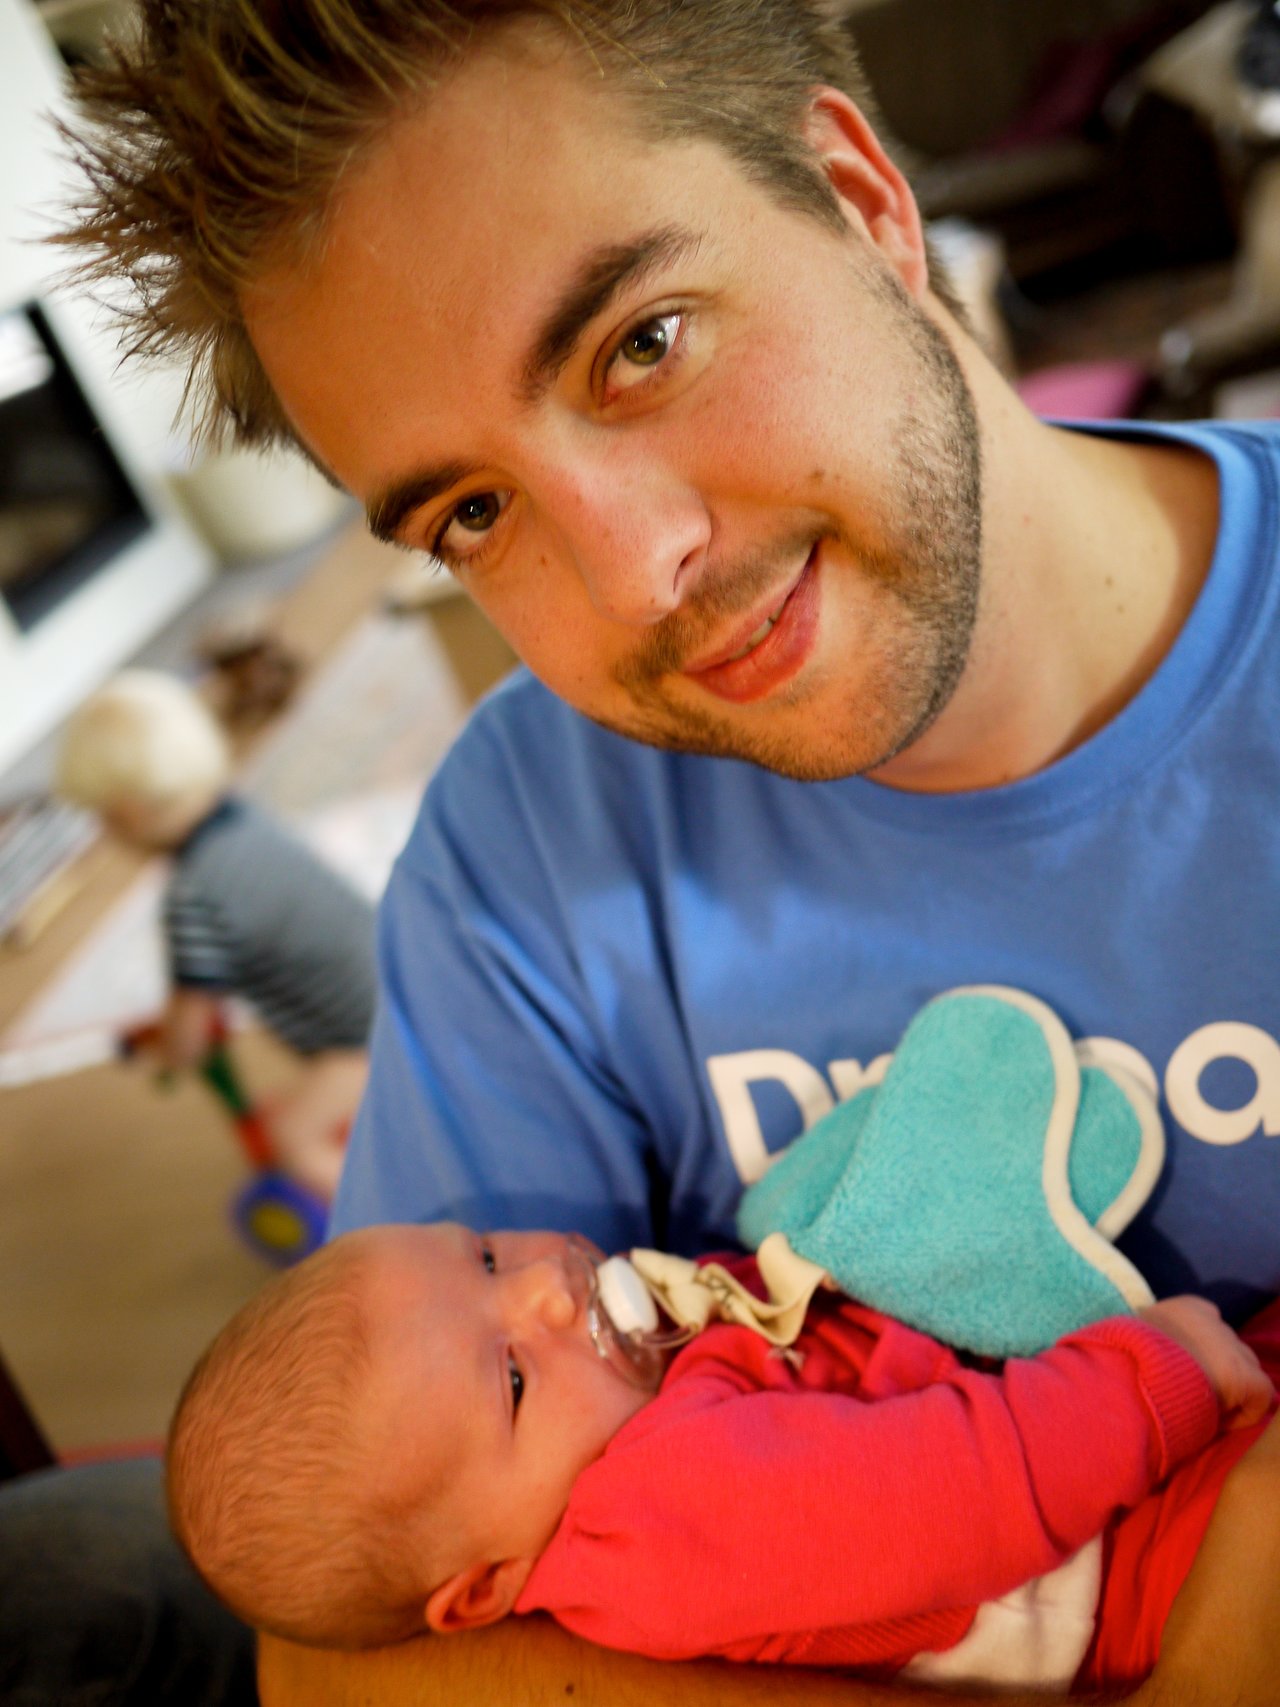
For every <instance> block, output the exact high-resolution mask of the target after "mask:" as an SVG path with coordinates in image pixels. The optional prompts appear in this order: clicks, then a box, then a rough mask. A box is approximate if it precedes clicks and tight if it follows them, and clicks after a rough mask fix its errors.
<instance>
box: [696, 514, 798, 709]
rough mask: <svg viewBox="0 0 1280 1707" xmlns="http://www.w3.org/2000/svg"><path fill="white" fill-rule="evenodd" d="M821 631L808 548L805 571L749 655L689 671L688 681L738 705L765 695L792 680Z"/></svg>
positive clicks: (763, 697)
mask: <svg viewBox="0 0 1280 1707" xmlns="http://www.w3.org/2000/svg"><path fill="white" fill-rule="evenodd" d="M817 633H818V555H817V548H816V547H815V548H814V550H813V552H811V553H810V556H809V561H808V563H807V564H806V565H805V569H804V573H803V574H802V575H801V577H800V579H799V580H798V581H797V582H796V584H795V586H794V587H793V588H792V590H791V592H790V593H789V594H788V596H787V600H786V603H785V604H784V605H783V607H782V609H781V610H780V611H779V612H778V617H777V620H776V621H775V623H774V625H773V627H772V628H771V629H770V630H769V632H768V634H766V635H765V637H764V639H763V640H762V641H761V642H760V644H759V645H758V646H757V647H755V649H754V650H753V651H751V652H748V653H747V655H746V657H745V658H732V659H730V660H728V661H727V662H726V663H723V664H712V665H711V666H710V667H709V668H708V669H705V670H688V671H686V672H685V674H686V676H687V677H688V679H689V681H691V682H696V683H697V684H698V686H699V687H702V688H706V690H707V692H708V693H713V694H715V696H716V698H717V699H727V700H730V701H732V703H733V704H735V705H745V704H748V703H749V702H750V701H751V700H755V699H765V698H767V697H768V695H769V694H771V693H775V692H776V691H777V690H778V689H779V688H780V687H782V686H784V685H785V684H786V683H787V682H789V681H790V680H791V678H792V676H794V675H795V674H796V673H797V671H798V670H799V669H800V668H801V666H802V665H803V664H804V663H805V661H806V659H807V658H808V657H809V654H810V653H811V652H812V650H813V644H814V641H815V640H816V638H817Z"/></svg>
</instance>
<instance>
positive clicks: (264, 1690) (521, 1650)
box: [258, 1617, 1252, 1707]
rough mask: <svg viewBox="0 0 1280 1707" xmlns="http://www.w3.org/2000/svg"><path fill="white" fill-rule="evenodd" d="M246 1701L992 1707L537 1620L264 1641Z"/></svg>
mask: <svg viewBox="0 0 1280 1707" xmlns="http://www.w3.org/2000/svg"><path fill="white" fill-rule="evenodd" d="M258 1693H259V1696H260V1698H261V1704H262V1707H510V1704H511V1703H512V1702H513V1701H514V1702H519V1704H520V1707H653V1703H654V1702H655V1701H660V1702H662V1703H663V1707H903V1704H904V1702H908V1701H924V1700H928V1701H931V1702H934V1703H940V1702H946V1703H948V1704H949V1707H991V1704H992V1700H993V1698H992V1697H990V1696H982V1697H978V1696H970V1695H957V1694H954V1693H951V1692H948V1693H947V1694H946V1695H945V1696H942V1695H938V1694H936V1693H934V1692H933V1691H920V1690H915V1689H904V1688H898V1687H890V1686H886V1685H882V1684H874V1683H867V1682H864V1681H863V1680H862V1679H860V1678H854V1677H847V1676H844V1677H842V1676H839V1675H838V1674H836V1673H834V1672H820V1671H805V1670H802V1669H799V1668H796V1667H792V1666H772V1665H760V1666H756V1665H729V1664H726V1663H723V1662H721V1661H718V1660H681V1661H678V1662H674V1663H673V1662H670V1661H665V1660H645V1659H639V1658H637V1657H636V1656H635V1655H634V1654H621V1653H617V1652H616V1651H615V1650H613V1649H611V1648H599V1647H596V1646H595V1644H594V1643H591V1642H584V1641H581V1640H579V1638H578V1637H576V1636H571V1635H569V1633H568V1632H567V1631H565V1630H561V1629H560V1628H559V1626H558V1625H556V1624H553V1623H552V1622H551V1620H550V1619H547V1618H542V1617H533V1618H518V1619H509V1620H508V1621H507V1622H506V1623H504V1624H495V1625H493V1626H491V1627H490V1628H489V1629H487V1630H477V1631H472V1632H468V1633H467V1634H466V1635H459V1636H424V1637H420V1638H419V1639H418V1640H417V1641H414V1642H405V1643H403V1644H402V1645H401V1646H400V1647H397V1648H381V1649H379V1650H378V1651H377V1652H376V1653H365V1654H352V1653H322V1652H321V1651H320V1650H319V1649H317V1648H299V1647H295V1646H293V1644H292V1643H289V1642H281V1641H278V1640H276V1639H275V1638H273V1637H270V1636H264V1637H262V1638H261V1639H260V1641H259V1645H258ZM999 1701H1000V1704H1001V1707H1044V1703H1045V1697H1044V1696H1043V1695H1027V1696H1011V1695H1001V1696H1000V1697H999ZM1151 1707H1156V1704H1155V1703H1154V1702H1153V1703H1152V1704H1151ZM1161 1707H1163V1704H1161ZM1188 1707H1189V1704H1188ZM1196 1707H1199V1703H1198V1702H1197V1704H1196ZM1208 1707H1216V1704H1214V1703H1209V1704H1208ZM1231 1707H1237V1704H1236V1703H1235V1702H1232V1703H1231ZM1248 1707H1252V1704H1251V1703H1250V1704H1248Z"/></svg>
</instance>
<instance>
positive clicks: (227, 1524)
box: [165, 1234, 434, 1648]
mask: <svg viewBox="0 0 1280 1707" xmlns="http://www.w3.org/2000/svg"><path fill="white" fill-rule="evenodd" d="M366 1249H367V1240H366V1238H365V1237H364V1236H362V1235H360V1234H355V1235H348V1237H347V1238H345V1239H342V1240H338V1241H336V1242H335V1243H334V1244H332V1245H329V1246H327V1247H325V1248H324V1249H323V1250H321V1251H319V1252H318V1253H317V1254H316V1255H315V1256H313V1257H310V1258H308V1259H307V1260H306V1261H305V1262H303V1263H301V1264H299V1266H298V1267H296V1268H294V1269H291V1270H289V1271H288V1272H287V1273H285V1274H284V1275H282V1276H280V1277H278V1278H277V1279H276V1280H274V1281H272V1282H270V1283H269V1284H268V1285H267V1286H266V1287H264V1288H263V1290H262V1291H261V1292H260V1293H259V1294H258V1295H257V1296H256V1297H255V1298H253V1299H252V1300H251V1301H250V1302H249V1303H248V1304H247V1305H245V1307H244V1308H243V1309H242V1310H241V1311H240V1312H239V1314H238V1315H236V1316H234V1317H233V1318H232V1320H231V1321H230V1322H229V1323H228V1324H227V1326H226V1327H225V1328H224V1329H223V1330H222V1332H221V1333H220V1334H219V1335H218V1337H217V1338H216V1339H215V1340H214V1342H213V1344H212V1345H211V1346H210V1347H209V1349H208V1350H207V1351H206V1352H205V1353H204V1355H203V1357H202V1358H201V1359H200V1361H199V1362H198V1363H197V1365H196V1367H195V1369H194V1370H193V1371H192V1373H191V1375H190V1377H189V1379H188V1381H187V1383H186V1386H185V1387H184V1388H183V1391H182V1394H181V1396H180V1397H179V1400H178V1404H177V1408H176V1410H175V1412H174V1417H173V1421H172V1423H171V1425H170V1429H169V1442H168V1450H167V1454H166V1478H165V1479H166V1497H167V1500H168V1506H169V1517H170V1522H171V1523H172V1525H173V1529H174V1532H175V1534H176V1535H177V1537H178V1540H179V1541H180V1542H181V1544H182V1546H183V1549H184V1550H185V1552H186V1553H187V1555H188V1557H189V1558H190V1559H191V1562H192V1563H193V1564H194V1566H195V1567H196V1570H197V1571H198V1572H199V1573H200V1575H201V1576H202V1577H203V1578H204V1580H205V1582H206V1583H207V1584H208V1585H209V1587H210V1588H211V1589H212V1590H213V1592H214V1593H215V1594H216V1595H217V1596H218V1597H219V1599H221V1600H222V1601H223V1602H224V1603H225V1604H226V1605H227V1606H229V1607H230V1608H231V1610H232V1611H233V1612H235V1613H237V1614H238V1615H239V1616H240V1617H241V1618H243V1619H244V1620H245V1621H246V1622H247V1623H249V1624H251V1625H253V1626H254V1627H255V1628H257V1629H260V1630H267V1631H270V1632H271V1633H272V1634H274V1635H278V1636H283V1637H285V1638H286V1639H288V1640H292V1641H297V1642H305V1643H309V1644H311V1645H314V1646H322V1647H338V1648H367V1647H377V1646H383V1645H385V1644H387V1643H390V1642H397V1641H402V1640H404V1639H406V1638H407V1637H409V1636H412V1635H415V1634H418V1633H420V1632H421V1631H422V1629H423V1611H424V1607H425V1603H426V1598H427V1594H428V1593H429V1591H430V1589H431V1587H432V1586H434V1585H433V1584H431V1583H429V1582H426V1581H424V1580H422V1573H421V1561H420V1560H415V1558H414V1557H413V1550H412V1544H411V1538H412V1531H413V1525H412V1524H408V1523H405V1522H404V1521H402V1519H403V1515H404V1514H403V1513H401V1512H397V1511H395V1510H393V1509H391V1507H390V1505H389V1504H386V1503H381V1504H380V1502H379V1498H378V1495H377V1492H376V1490H375V1489H374V1488H373V1487H372V1486H371V1483H372V1482H373V1480H374V1478H373V1476H372V1471H373V1470H374V1469H376V1466H372V1465H370V1464H369V1463H368V1462H367V1454H365V1453H362V1450H361V1445H360V1439H361V1435H360V1428H359V1404H360V1399H361V1396H362V1392H363V1390H364V1388H365V1385H366V1382H367V1378H368V1373H369V1368H370V1342H369V1334H368V1319H367V1315H366V1310H365V1305H364V1302H363V1291H364V1289H363V1279H364V1276H365V1274H366V1273H367V1262H366Z"/></svg>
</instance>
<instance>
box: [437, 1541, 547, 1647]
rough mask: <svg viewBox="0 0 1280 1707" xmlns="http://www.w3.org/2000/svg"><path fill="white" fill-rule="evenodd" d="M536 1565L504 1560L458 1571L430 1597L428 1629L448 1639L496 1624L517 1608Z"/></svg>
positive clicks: (526, 1561)
mask: <svg viewBox="0 0 1280 1707" xmlns="http://www.w3.org/2000/svg"><path fill="white" fill-rule="evenodd" d="M533 1564H534V1562H533V1560H532V1559H501V1560H499V1561H498V1563H497V1564H494V1565H468V1566H467V1568H466V1569H465V1570H462V1571H458V1572H457V1573H456V1574H455V1575H454V1576H452V1577H450V1578H449V1580H448V1582H444V1583H441V1584H440V1587H439V1588H437V1589H433V1590H432V1592H431V1594H429V1595H428V1596H427V1606H426V1620H427V1628H428V1629H429V1630H434V1631H436V1633H437V1634H438V1635H441V1636H444V1635H448V1634H449V1632H450V1631H452V1630H478V1629H479V1628H480V1627H481V1625H483V1624H496V1623H497V1622H498V1620H499V1619H500V1618H505V1617H506V1616H507V1614H508V1612H510V1610H511V1608H512V1607H513V1606H514V1605H515V1603H516V1600H517V1599H518V1597H519V1594H520V1590H521V1589H522V1588H523V1587H524V1585H525V1583H527V1582H528V1580H529V1573H530V1571H532V1569H533Z"/></svg>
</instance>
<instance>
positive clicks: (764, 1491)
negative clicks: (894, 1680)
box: [516, 1259, 1256, 1674]
mask: <svg viewBox="0 0 1280 1707" xmlns="http://www.w3.org/2000/svg"><path fill="white" fill-rule="evenodd" d="M730 1263H731V1265H732V1266H734V1267H735V1268H736V1269H737V1271H738V1272H740V1273H742V1274H743V1275H744V1277H746V1276H750V1275H752V1274H753V1272H754V1265H753V1264H751V1263H750V1262H749V1261H748V1260H747V1259H730ZM795 1349H796V1350H797V1351H799V1352H800V1353H801V1354H802V1356H801V1358H800V1359H799V1360H796V1359H793V1358H792V1357H790V1356H789V1355H785V1354H783V1355H780V1354H778V1353H776V1352H773V1351H771V1349H770V1347H769V1346H768V1345H767V1344H766V1343H765V1341H763V1340H762V1339H761V1338H759V1337H758V1336H757V1335H756V1334H754V1333H752V1332H750V1331H749V1330H747V1329H744V1328H738V1327H730V1326H713V1327H710V1328H708V1329H707V1330H706V1331H705V1332H703V1333H702V1334H701V1335H700V1336H699V1338H697V1339H696V1340H694V1341H693V1342H692V1343H691V1344H690V1345H689V1346H687V1347H686V1348H685V1349H684V1350H683V1351H682V1352H680V1353H679V1354H678V1355H677V1356H676V1358H675V1359H674V1361H673V1363H672V1365H671V1367H670V1369H669V1370H668V1372H667V1376H666V1378H665V1380H664V1382H663V1385H662V1389H661V1391H660V1393H659V1395H658V1396H657V1398H656V1399H654V1400H653V1402H652V1403H650V1404H648V1405H646V1406H645V1407H644V1409H643V1410H641V1411H640V1412H638V1413H637V1415H636V1416H635V1417H633V1418H632V1419H631V1421H629V1422H628V1423H627V1424H626V1425H625V1427H624V1428H622V1429H621V1430H620V1431H619V1433H618V1434H617V1435H616V1436H615V1437H614V1439H613V1440H612V1441H611V1442H610V1444H609V1446H608V1447H607V1449H606V1450H605V1452H604V1454H603V1455H602V1456H601V1457H600V1458H599V1459H598V1460H597V1461H596V1462H595V1463H594V1464H592V1465H590V1466H589V1467H588V1468H587V1469H586V1470H585V1471H584V1472H583V1473H582V1475H581V1476H580V1477H579V1478H578V1481H577V1483H576V1485H575V1487H574V1490H573V1494H572V1496H571V1499H570V1503H569V1507H568V1510H567V1511H566V1513H565V1516H564V1519H563V1520H562V1522H561V1524H560V1527H559V1529H558V1530H557V1532H556V1534H555V1536H554V1537H553V1539H552V1541H551V1543H550V1545H549V1546H548V1548H547V1549H546V1551H545V1552H544V1554H543V1555H542V1557H541V1558H540V1559H539V1560H538V1563H537V1565H536V1566H535V1568H534V1570H533V1573H532V1575H531V1576H530V1578H529V1581H528V1583H527V1584H526V1585H525V1588H524V1591H523V1593H522V1594H521V1596H520V1599H519V1601H518V1603H517V1606H516V1610H517V1611H518V1612H533V1611H537V1610H544V1611H547V1612H550V1613H551V1614H553V1616H554V1617H555V1618H556V1619H557V1620H558V1621H559V1622H560V1623H561V1624H563V1625H565V1626H566V1627H567V1628H568V1629H570V1630H573V1631H575V1632H577V1633H578V1634H579V1635H582V1636H585V1637H588V1638H589V1639H590V1640H592V1641H595V1642H600V1643H603V1644H605V1645H606V1646H609V1647H615V1648H623V1649H629V1650H632V1651H634V1652H638V1653H644V1654H649V1655H652V1656H654V1657H656V1658H667V1659H683V1658H691V1657H693V1656H696V1655H712V1654H714V1655H721V1656H723V1657H725V1658H727V1659H732V1660H757V1661H773V1662H779V1663H786V1664H802V1665H814V1666H846V1667H857V1668H860V1669H863V1670H874V1671H877V1672H881V1673H884V1674H891V1673H892V1672H894V1671H896V1670H898V1669H899V1668H900V1667H902V1666H903V1665H905V1664H906V1663H907V1662H909V1661H911V1660H912V1659H913V1658H914V1657H915V1656H917V1655H920V1654H921V1653H922V1651H926V1650H942V1649H951V1648H953V1647H954V1646H955V1645H956V1644H958V1643H959V1642H960V1641H961V1639H962V1638H964V1637H965V1636H966V1633H967V1632H969V1630H970V1627H971V1625H973V1624H974V1620H975V1614H976V1613H977V1611H978V1608H979V1607H980V1606H981V1605H982V1603H984V1602H991V1601H995V1600H998V1599H999V1597H1001V1596H1004V1595H1006V1594H1007V1593H1008V1591H1010V1590H1012V1589H1014V1588H1016V1587H1017V1586H1018V1585H1021V1584H1024V1583H1026V1582H1027V1581H1028V1580H1029V1579H1035V1578H1042V1577H1045V1576H1046V1574H1048V1573H1052V1572H1054V1571H1055V1570H1056V1569H1057V1568H1058V1567H1060V1566H1062V1565H1063V1564H1064V1561H1067V1560H1068V1559H1069V1558H1071V1556H1072V1555H1074V1554H1076V1553H1077V1551H1078V1550H1080V1549H1082V1548H1083V1547H1084V1545H1085V1544H1086V1543H1088V1542H1090V1541H1091V1540H1092V1539H1093V1538H1094V1537H1097V1536H1098V1535H1099V1533H1100V1532H1101V1531H1103V1530H1104V1528H1106V1526H1108V1525H1110V1524H1112V1523H1113V1522H1114V1520H1115V1519H1116V1518H1117V1516H1118V1514H1119V1513H1120V1512H1121V1511H1122V1510H1124V1509H1127V1508H1131V1507H1137V1506H1139V1505H1140V1504H1141V1502H1143V1501H1145V1500H1146V1499H1147V1496H1148V1495H1149V1494H1150V1493H1151V1492H1152V1490H1153V1489H1154V1488H1155V1487H1156V1485H1157V1483H1159V1482H1161V1481H1162V1480H1163V1479H1164V1478H1165V1477H1167V1476H1169V1474H1170V1472H1171V1471H1173V1470H1174V1469H1175V1468H1176V1466H1178V1465H1179V1464H1180V1463H1182V1462H1183V1461H1184V1460H1186V1459H1188V1458H1190V1457H1191V1456H1192V1455H1193V1454H1196V1453H1198V1452H1200V1451H1201V1450H1202V1449H1203V1448H1205V1447H1207V1446H1208V1444H1209V1443H1210V1441H1211V1440H1213V1438H1214V1436H1215V1434H1216V1433H1217V1432H1218V1406H1217V1402H1216V1399H1215V1397H1214V1394H1213V1392H1212V1390H1211V1389H1210V1387H1209V1384H1208V1382H1207V1381H1206V1379H1205V1377H1204V1376H1203V1374H1202V1373H1201V1371H1200V1369H1199V1367H1198V1366H1197V1364H1196V1363H1195V1362H1194V1360H1193V1359H1192V1358H1190V1357H1189V1356H1188V1355H1187V1354H1186V1353H1184V1352H1183V1351H1181V1350H1180V1349H1179V1348H1178V1347H1177V1346H1175V1345H1174V1344H1173V1343H1172V1342H1171V1341H1169V1340H1166V1339H1165V1338H1164V1337H1163V1336H1161V1335H1160V1334H1157V1333H1155V1332H1153V1331H1152V1330H1151V1329H1148V1328H1146V1327H1145V1326H1143V1324H1142V1323H1141V1322H1139V1321H1137V1320H1136V1319H1134V1318H1122V1319H1112V1320H1109V1321H1106V1322H1101V1323H1098V1324H1096V1325H1094V1326H1092V1327H1089V1328H1086V1329H1084V1330H1082V1331H1081V1332H1079V1333H1077V1334H1073V1335H1071V1336H1070V1337H1069V1338H1067V1339H1065V1340H1063V1341H1061V1342H1060V1343H1059V1344H1058V1345H1056V1346H1054V1347H1053V1348H1052V1349H1051V1350H1049V1351H1047V1352H1044V1353H1042V1354H1041V1355H1040V1356H1038V1357H1036V1358H1033V1359H1026V1360H1013V1361H1010V1362H1009V1363H1008V1364H1006V1365H1005V1366H1004V1369H1003V1371H1002V1372H1001V1373H998V1374H997V1373H989V1372H985V1371H983V1370H979V1369H976V1368H973V1367H968V1366H966V1365H965V1364H964V1363H962V1362H961V1360H960V1359H959V1358H958V1357H957V1356H956V1354H955V1353H953V1352H951V1351H949V1350H948V1349H946V1348H945V1347H944V1346H942V1345H939V1344H938V1343H937V1342H936V1341H934V1340H932V1339H929V1338H928V1337H926V1336H925V1335H923V1334H920V1333H916V1332H915V1331H913V1330H912V1329H910V1328H906V1327H904V1326H902V1325H901V1324H899V1323H897V1322H894V1321H892V1320H891V1319H889V1318H887V1317H885V1316H882V1315H880V1314H879V1313H877V1312H876V1311H873V1310H869V1309H865V1308H863V1307H862V1306H860V1305H858V1304H854V1303H851V1302H849V1301H847V1300H844V1299H842V1298H840V1297H839V1296H837V1295H834V1294H828V1293H820V1294H819V1295H818V1297H817V1299H816V1300H815V1302H814V1303H813V1305H812V1306H811V1307H810V1311H809V1315H808V1318H807V1321H806V1325H805V1328H804V1330H803V1331H802V1333H801V1336H800V1339H799V1341H798V1342H797V1346H796V1348H795ZM1255 1433H1256V1431H1249V1438H1252V1437H1253V1436H1254V1434H1255ZM1232 1438H1233V1441H1234V1440H1235V1438H1236V1437H1232ZM1224 1473H1225V1472H1224ZM1201 1528H1202V1525H1201ZM1198 1535H1199V1532H1198V1531H1197V1533H1196V1535H1195V1538H1194V1540H1191V1542H1190V1551H1189V1552H1188V1553H1187V1555H1186V1560H1185V1562H1184V1563H1183V1565H1182V1570H1181V1572H1175V1573H1174V1575H1176V1579H1177V1583H1180V1582H1181V1579H1182V1574H1185V1570H1186V1567H1187V1564H1189V1561H1190V1557H1191V1555H1192V1554H1193V1553H1194V1545H1195V1540H1198ZM1184 1539H1185V1538H1184ZM1175 1592H1176V1584H1175ZM1170 1598H1171V1596H1170ZM1164 1610H1166V1611H1167V1607H1165V1608H1164ZM1089 1617H1090V1622H1091V1621H1092V1600H1091V1604H1090V1608H1089ZM1158 1623H1159V1624H1162V1623H1163V1613H1161V1614H1160V1616H1159V1620H1158ZM1157 1628H1158V1626H1157ZM1085 1641H1087V1637H1085V1638H1083V1639H1082V1646H1081V1652H1083V1646H1084V1642H1085ZM1153 1657H1154V1656H1153Z"/></svg>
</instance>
